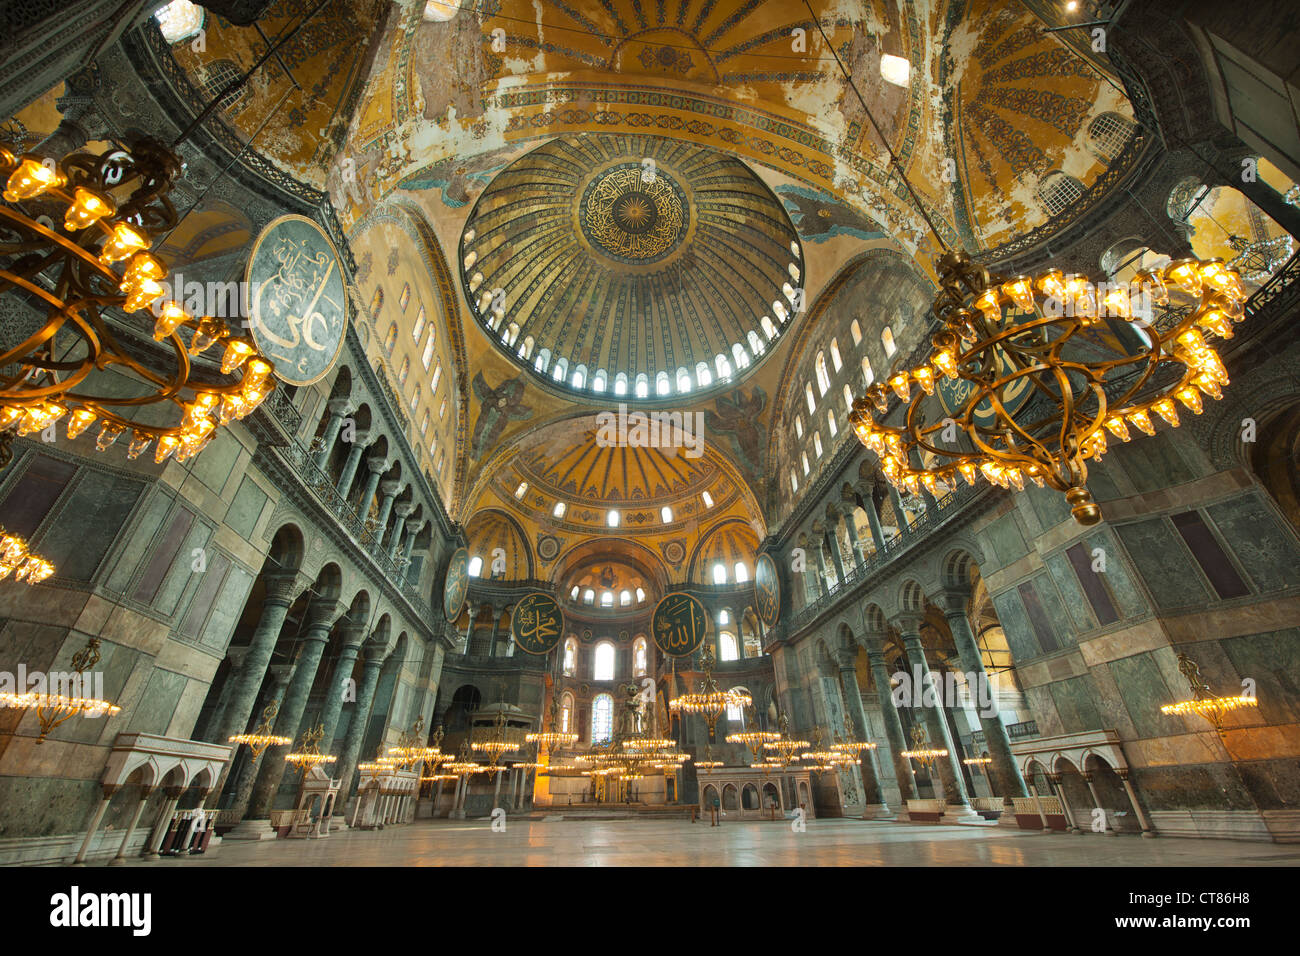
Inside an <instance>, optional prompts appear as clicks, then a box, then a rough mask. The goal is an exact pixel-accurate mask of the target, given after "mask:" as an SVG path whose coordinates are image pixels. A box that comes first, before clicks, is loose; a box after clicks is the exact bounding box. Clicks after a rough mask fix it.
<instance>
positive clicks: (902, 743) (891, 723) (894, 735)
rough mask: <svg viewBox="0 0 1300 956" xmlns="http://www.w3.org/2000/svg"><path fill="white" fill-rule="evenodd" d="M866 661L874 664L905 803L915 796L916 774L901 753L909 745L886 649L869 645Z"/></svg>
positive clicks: (882, 713) (882, 714)
mask: <svg viewBox="0 0 1300 956" xmlns="http://www.w3.org/2000/svg"><path fill="white" fill-rule="evenodd" d="M867 662H868V663H869V664H870V665H871V676H872V678H873V679H874V680H875V682H876V696H877V697H878V698H879V699H880V716H881V717H883V718H884V721H885V736H886V737H887V738H888V739H889V750H890V756H891V757H892V758H893V760H894V776H895V777H896V778H897V780H898V792H899V794H900V796H901V797H902V799H903V802H904V803H906V802H907V801H908V800H911V799H912V798H914V797H915V796H916V778H915V777H914V776H913V774H912V762H911V761H910V760H908V759H907V758H906V757H904V756H903V755H902V754H903V751H904V750H906V749H907V742H906V740H905V739H904V737H903V721H902V719H901V718H900V717H899V716H898V711H897V710H895V709H894V697H893V694H892V693H891V688H890V684H889V672H888V671H887V670H886V669H885V651H884V648H883V647H882V646H880V644H879V642H877V644H876V646H875V647H868V648H867Z"/></svg>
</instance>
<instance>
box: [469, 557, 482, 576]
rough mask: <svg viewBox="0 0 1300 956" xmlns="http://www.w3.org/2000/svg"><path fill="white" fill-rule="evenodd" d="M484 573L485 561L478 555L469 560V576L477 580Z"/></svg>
mask: <svg viewBox="0 0 1300 956" xmlns="http://www.w3.org/2000/svg"><path fill="white" fill-rule="evenodd" d="M482 573H483V559H482V558H480V557H479V556H478V555H475V556H474V557H472V558H470V559H469V576H470V577H471V578H476V577H478V576H479V575H480V574H482Z"/></svg>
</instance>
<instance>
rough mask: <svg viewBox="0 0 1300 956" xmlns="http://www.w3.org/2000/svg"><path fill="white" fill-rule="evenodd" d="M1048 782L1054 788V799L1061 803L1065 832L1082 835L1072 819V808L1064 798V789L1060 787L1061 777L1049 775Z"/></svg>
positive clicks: (1054, 774)
mask: <svg viewBox="0 0 1300 956" xmlns="http://www.w3.org/2000/svg"><path fill="white" fill-rule="evenodd" d="M1047 779H1048V781H1050V782H1051V784H1052V786H1053V787H1055V788H1056V798H1057V799H1058V800H1060V801H1061V815H1062V816H1064V817H1065V832H1067V833H1082V832H1083V830H1081V829H1080V828H1079V824H1078V823H1076V822H1075V819H1074V808H1073V807H1071V806H1070V801H1069V800H1067V799H1066V797H1065V787H1063V786H1061V775H1060V774H1059V773H1049V774H1048V775H1047Z"/></svg>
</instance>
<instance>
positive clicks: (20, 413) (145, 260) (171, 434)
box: [0, 138, 275, 464]
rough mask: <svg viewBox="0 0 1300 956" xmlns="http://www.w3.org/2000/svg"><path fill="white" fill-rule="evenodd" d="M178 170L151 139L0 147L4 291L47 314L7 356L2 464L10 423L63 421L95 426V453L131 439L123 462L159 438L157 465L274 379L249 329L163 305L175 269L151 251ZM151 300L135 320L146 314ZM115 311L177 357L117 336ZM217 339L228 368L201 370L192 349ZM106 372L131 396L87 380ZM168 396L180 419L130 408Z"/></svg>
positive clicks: (0, 418)
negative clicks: (47, 150)
mask: <svg viewBox="0 0 1300 956" xmlns="http://www.w3.org/2000/svg"><path fill="white" fill-rule="evenodd" d="M180 171H181V163H180V160H179V159H178V158H177V156H176V154H175V153H173V152H172V151H171V150H170V149H168V148H167V147H166V146H164V145H162V144H161V143H159V142H157V141H156V140H153V139H149V138H142V139H138V140H136V141H134V142H133V143H131V144H130V145H129V146H127V147H121V146H118V147H114V148H111V149H109V150H108V151H106V152H105V153H104V154H103V155H102V156H97V155H92V154H90V153H80V152H77V153H72V154H70V155H68V156H65V157H63V158H62V159H61V160H59V161H58V162H55V161H53V160H45V159H42V158H41V157H40V156H37V155H34V154H26V155H22V156H20V155H17V154H15V153H14V152H13V151H12V150H10V149H7V148H5V147H3V146H0V175H4V176H7V188H6V189H5V190H4V198H5V200H6V201H7V202H8V203H9V204H10V205H5V206H0V294H3V293H5V292H14V293H16V294H19V295H23V296H25V297H26V298H28V299H31V300H35V301H36V302H38V303H39V305H40V307H41V308H42V309H43V310H44V313H45V321H44V324H43V325H42V326H41V327H40V328H39V329H38V330H37V331H36V332H34V333H33V334H32V335H31V336H29V337H28V338H27V339H26V340H24V341H22V342H19V343H18V344H16V345H14V346H13V347H12V348H9V349H6V350H5V351H3V352H0V368H3V369H4V373H3V374H0V443H3V450H2V451H0V457H3V458H4V460H7V459H8V457H9V456H10V455H11V452H9V450H8V447H7V446H8V443H9V441H10V440H11V439H12V437H13V433H14V432H15V431H16V432H17V434H19V435H28V434H32V433H34V432H38V431H44V430H45V429H47V428H49V427H50V426H52V425H54V423H55V422H57V421H59V420H61V419H64V418H66V421H67V426H66V427H67V434H68V437H69V438H70V439H71V438H76V437H77V436H78V435H80V434H81V433H82V432H84V431H86V430H87V429H88V428H90V427H91V426H92V425H96V424H98V426H99V432H98V435H97V438H96V442H95V447H96V448H97V449H98V450H100V451H104V450H105V449H107V448H108V447H110V446H111V445H112V444H113V443H114V442H116V441H117V439H118V438H119V437H120V436H122V435H124V434H126V435H129V446H128V450H127V457H128V458H136V457H138V456H139V455H140V454H141V453H143V452H144V451H145V450H146V449H147V448H148V447H149V445H150V444H152V443H155V441H156V444H155V446H154V460H155V461H157V462H162V461H164V460H166V459H167V458H168V457H172V456H175V458H176V459H177V460H179V461H183V460H184V459H186V458H189V457H191V456H193V455H195V454H197V453H198V452H199V451H200V450H201V449H202V448H203V447H205V446H206V445H207V443H208V442H210V441H211V440H212V436H213V434H214V432H215V430H216V428H217V427H218V425H224V424H227V423H229V422H230V421H232V420H234V419H240V418H243V417H244V416H246V415H248V414H249V413H250V412H251V411H253V409H255V408H256V407H257V406H258V405H259V404H261V402H262V401H263V400H264V399H265V398H266V396H267V394H268V393H269V392H270V390H271V389H272V388H273V387H274V384H275V383H274V381H273V380H272V379H271V373H272V371H273V369H274V366H273V365H272V364H271V362H270V361H269V360H268V359H267V358H266V357H265V356H263V355H262V354H261V353H260V352H259V351H258V349H257V347H256V346H255V345H254V344H253V340H252V338H251V337H249V336H247V335H243V334H236V333H234V332H232V331H231V330H230V329H229V328H228V327H227V326H226V323H225V322H224V321H223V320H222V319H220V318H217V317H213V316H202V317H197V318H196V317H194V316H192V315H190V314H189V313H188V312H186V311H185V309H184V307H183V306H182V305H181V304H180V303H179V302H176V301H167V302H162V303H159V300H160V299H161V298H162V296H163V295H164V293H165V292H166V289H165V288H164V287H163V285H162V280H163V279H165V278H166V276H167V267H166V266H165V265H164V264H163V263H162V262H161V261H160V260H159V259H158V258H157V257H156V256H154V255H153V254H152V253H151V252H150V251H149V249H150V247H151V246H152V245H153V243H154V241H155V238H156V237H158V236H159V235H161V234H162V233H164V232H166V231H167V230H170V229H171V228H173V227H174V226H175V225H176V222H177V216H176V210H175V208H174V207H173V206H172V204H171V201H170V199H169V198H168V194H169V192H170V191H171V188H172V182H173V180H174V179H175V178H176V177H177V176H178V175H179V173H180ZM56 219H60V220H61V222H59V223H58V224H56V222H55V220H56ZM151 307H152V308H153V310H154V312H153V314H150V315H148V317H147V319H146V320H145V322H144V323H141V322H140V318H139V313H141V312H143V311H144V310H146V309H149V308H151ZM109 310H120V311H121V312H123V313H126V314H127V315H129V316H131V318H130V319H128V320H127V323H128V324H130V323H132V322H134V323H135V324H136V325H137V326H140V327H141V331H146V330H147V331H148V332H149V333H151V335H152V338H153V339H155V340H157V341H158V342H161V343H163V345H164V346H165V347H166V348H167V349H169V350H170V351H171V353H172V355H171V357H170V359H163V358H162V357H161V356H159V355H156V354H151V350H146V349H144V348H142V347H141V346H139V345H136V344H134V343H129V342H128V341H126V340H123V339H119V338H118V334H117V333H116V332H115V331H114V325H113V324H112V323H110V322H109V321H108V318H107V315H108V312H109ZM119 321H120V320H119ZM182 329H183V330H185V337H184V338H182V335H181V330H182ZM213 346H220V347H221V348H222V352H221V369H220V375H216V374H209V373H206V372H205V373H203V374H202V375H197V374H196V370H195V369H194V368H193V367H192V366H191V357H192V356H199V355H202V354H203V353H205V352H207V351H208V350H209V349H211V348H213ZM109 369H114V370H118V371H122V372H125V373H127V377H129V378H130V379H131V381H132V382H133V386H134V388H133V389H132V391H133V392H134V394H123V390H122V388H121V387H120V384H119V383H115V382H113V381H112V377H111V376H109V377H100V378H99V379H98V380H94V379H91V376H92V373H96V372H105V371H107V370H109ZM236 376H237V377H236ZM95 381H98V384H93V382H95ZM105 386H108V387H105ZM114 386H116V387H114ZM168 405H170V406H174V411H173V413H172V416H171V417H172V418H173V420H174V422H175V423H173V424H150V423H149V422H147V421H144V420H138V419H136V418H133V417H132V413H134V412H135V411H137V410H140V409H144V408H146V407H148V406H161V407H164V408H165V407H166V406H168ZM150 417H151V418H152V419H154V420H158V421H161V420H165V419H166V418H167V417H168V416H166V415H165V414H162V415H151V416H150ZM176 419H178V421H176ZM3 463H4V461H0V464H3Z"/></svg>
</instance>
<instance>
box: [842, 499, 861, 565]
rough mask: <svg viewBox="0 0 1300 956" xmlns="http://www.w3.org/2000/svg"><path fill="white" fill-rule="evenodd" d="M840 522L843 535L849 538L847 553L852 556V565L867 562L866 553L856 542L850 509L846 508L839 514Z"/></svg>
mask: <svg viewBox="0 0 1300 956" xmlns="http://www.w3.org/2000/svg"><path fill="white" fill-rule="evenodd" d="M840 520H841V521H843V522H844V533H845V534H847V535H848V536H849V553H850V554H852V555H853V563H854V564H864V563H865V562H866V560H867V552H866V550H865V549H864V548H863V546H862V542H861V541H859V540H858V529H857V527H856V525H857V522H856V521H854V520H853V510H852V508H847V509H845V510H844V511H842V512H840Z"/></svg>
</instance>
